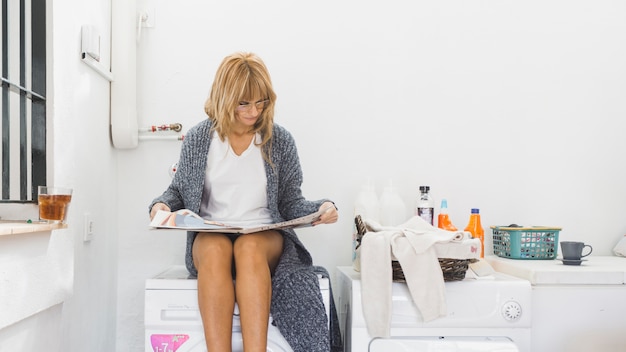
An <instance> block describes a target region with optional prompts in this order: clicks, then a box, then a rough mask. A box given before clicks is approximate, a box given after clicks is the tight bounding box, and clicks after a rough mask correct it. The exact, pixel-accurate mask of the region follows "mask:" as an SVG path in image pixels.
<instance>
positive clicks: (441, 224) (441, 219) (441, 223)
mask: <svg viewBox="0 0 626 352" xmlns="http://www.w3.org/2000/svg"><path fill="white" fill-rule="evenodd" d="M437 227H438V228H440V229H444V230H448V231H456V230H457V228H456V227H455V226H454V225H453V224H452V221H450V216H448V201H447V200H445V199H442V200H441V210H440V211H439V216H438V217H437Z"/></svg>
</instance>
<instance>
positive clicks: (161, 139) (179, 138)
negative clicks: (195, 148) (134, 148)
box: [139, 134, 185, 141]
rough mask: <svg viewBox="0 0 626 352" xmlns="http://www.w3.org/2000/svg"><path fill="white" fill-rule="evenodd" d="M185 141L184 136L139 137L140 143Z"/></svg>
mask: <svg viewBox="0 0 626 352" xmlns="http://www.w3.org/2000/svg"><path fill="white" fill-rule="evenodd" d="M183 139H185V136H183V135H182V134H181V135H171V136H155V135H147V136H146V135H139V140H140V141H166V140H173V141H182V140H183Z"/></svg>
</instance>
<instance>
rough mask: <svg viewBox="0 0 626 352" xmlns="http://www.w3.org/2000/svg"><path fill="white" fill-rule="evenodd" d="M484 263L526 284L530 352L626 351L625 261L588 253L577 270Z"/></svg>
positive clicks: (547, 264)
mask: <svg viewBox="0 0 626 352" xmlns="http://www.w3.org/2000/svg"><path fill="white" fill-rule="evenodd" d="M485 259H486V260H487V261H488V262H489V263H490V264H491V265H492V266H493V268H494V269H495V270H497V271H500V272H503V273H507V274H510V275H514V276H516V277H519V278H521V279H525V280H528V281H529V282H530V284H531V288H532V300H533V321H532V329H531V337H532V346H531V348H532V350H533V351H550V352H582V351H611V352H613V351H626V304H624V298H625V297H626V258H623V257H615V256H595V255H590V256H588V257H586V258H584V259H585V260H584V261H583V262H582V264H581V265H579V266H572V265H564V264H563V262H562V261H561V260H519V259H508V258H500V257H496V256H486V257H485ZM559 259H560V258H559Z"/></svg>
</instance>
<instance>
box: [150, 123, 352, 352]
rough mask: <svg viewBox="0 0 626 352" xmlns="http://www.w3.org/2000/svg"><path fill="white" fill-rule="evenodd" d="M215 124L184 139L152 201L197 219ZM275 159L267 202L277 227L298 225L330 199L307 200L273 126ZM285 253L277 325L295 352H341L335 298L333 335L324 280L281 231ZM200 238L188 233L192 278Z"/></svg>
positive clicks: (292, 152)
mask: <svg viewBox="0 0 626 352" xmlns="http://www.w3.org/2000/svg"><path fill="white" fill-rule="evenodd" d="M211 137H212V133H211V122H210V120H208V119H206V120H204V121H202V122H200V123H199V124H197V125H196V126H194V127H193V128H191V129H190V130H189V131H188V133H187V134H186V135H185V139H184V141H183V144H182V148H181V153H180V158H179V160H178V168H177V170H176V173H175V175H174V179H173V180H172V182H171V184H170V185H169V187H168V188H167V190H165V192H164V193H163V194H162V195H161V196H160V197H157V198H156V199H154V200H153V201H152V203H151V204H150V208H152V206H153V205H154V204H155V203H157V202H161V203H165V204H166V205H168V206H169V207H170V209H172V211H176V210H179V209H183V208H186V209H189V210H191V211H194V212H196V213H198V212H199V211H200V203H201V198H202V192H203V189H204V180H205V173H206V166H207V155H208V152H209V145H210V144H211ZM270 158H271V160H272V163H273V166H271V165H270V164H269V163H267V161H266V162H265V174H266V176H267V201H268V206H269V210H270V213H271V216H272V219H273V221H274V222H279V221H284V220H290V219H295V218H297V217H300V216H304V215H307V214H310V213H312V212H314V211H317V210H318V209H319V207H320V206H321V204H322V203H323V202H324V201H326V200H325V199H322V200H317V201H308V200H306V199H305V198H304V197H303V196H302V192H301V189H300V186H301V184H302V169H301V167H300V161H299V158H298V152H297V149H296V144H295V141H294V139H293V137H292V136H291V134H290V133H289V132H288V131H287V130H286V129H284V128H283V127H281V126H278V125H276V124H274V127H273V135H272V141H271V152H270ZM282 234H283V237H284V241H283V243H284V244H283V253H282V255H281V258H280V261H279V263H278V266H277V268H276V271H275V273H274V276H273V278H272V303H271V308H270V311H271V314H272V318H273V324H274V325H276V326H277V327H278V329H279V330H280V332H281V334H282V335H283V336H284V337H285V339H286V340H287V342H289V344H290V346H291V348H292V349H293V350H294V352H301V351H302V352H304V351H311V352H318V351H319V352H322V351H323V352H327V351H331V350H332V351H340V350H342V344H341V335H340V333H339V327H338V324H337V312H336V309H335V306H334V302H333V299H332V296H331V299H330V301H331V317H330V318H331V330H330V333H329V330H328V329H327V320H326V313H325V310H324V305H323V300H322V296H321V294H320V290H319V280H318V278H317V274H316V269H315V268H314V267H313V260H312V258H311V254H310V253H309V252H308V250H307V249H306V248H305V247H304V245H303V244H302V242H300V240H299V239H298V237H297V235H296V234H295V232H294V231H293V230H285V231H282ZM196 235H197V233H196V232H188V233H187V249H186V255H185V263H186V265H187V269H188V270H189V273H190V274H191V275H192V276H194V277H195V276H196V275H197V273H198V272H197V270H196V268H195V266H194V264H193V259H192V254H191V253H192V252H191V248H192V245H193V241H194V240H195V238H196Z"/></svg>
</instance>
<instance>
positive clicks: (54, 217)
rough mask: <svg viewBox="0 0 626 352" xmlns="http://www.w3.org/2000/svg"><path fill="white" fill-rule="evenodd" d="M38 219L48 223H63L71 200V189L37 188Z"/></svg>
mask: <svg viewBox="0 0 626 352" xmlns="http://www.w3.org/2000/svg"><path fill="white" fill-rule="evenodd" d="M38 195H39V198H38V201H39V219H40V220H42V221H47V222H49V223H64V222H65V218H66V217H67V208H68V207H69V205H70V201H71V200H72V189H71V188H64V187H48V186H39V192H38Z"/></svg>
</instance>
